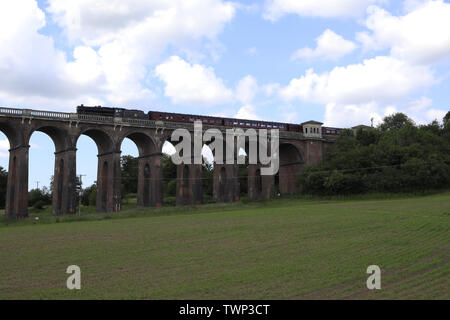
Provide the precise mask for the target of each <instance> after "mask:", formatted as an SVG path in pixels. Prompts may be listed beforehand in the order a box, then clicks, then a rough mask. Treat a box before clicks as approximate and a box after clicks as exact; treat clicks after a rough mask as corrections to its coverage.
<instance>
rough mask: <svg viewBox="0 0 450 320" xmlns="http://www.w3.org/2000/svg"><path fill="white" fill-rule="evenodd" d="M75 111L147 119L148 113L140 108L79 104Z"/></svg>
mask: <svg viewBox="0 0 450 320" xmlns="http://www.w3.org/2000/svg"><path fill="white" fill-rule="evenodd" d="M77 113H78V114H86V115H96V116H106V117H118V118H133V119H148V115H147V114H145V113H144V111H142V110H130V109H125V108H108V107H101V106H95V107H87V106H84V105H81V106H78V107H77Z"/></svg>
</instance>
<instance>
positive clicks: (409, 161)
mask: <svg viewBox="0 0 450 320" xmlns="http://www.w3.org/2000/svg"><path fill="white" fill-rule="evenodd" d="M447 130H448V128H447V127H446V126H442V125H439V123H438V122H436V121H433V122H431V123H430V124H428V125H421V126H416V125H415V124H414V123H413V122H412V121H411V120H410V119H409V118H408V117H407V116H406V115H404V114H394V115H392V116H389V117H386V118H385V120H384V123H383V124H382V125H381V126H379V127H378V128H373V129H367V130H363V131H361V130H358V131H357V132H356V136H355V135H352V134H350V132H349V131H347V130H344V132H343V133H342V134H340V135H339V137H338V138H337V141H336V144H335V148H334V149H333V151H331V152H329V153H328V154H327V155H326V158H325V161H324V162H322V163H320V164H318V165H315V166H311V167H307V168H305V169H304V170H303V171H302V173H301V174H300V175H299V177H298V185H299V188H300V190H302V192H304V193H312V194H323V195H333V194H348V193H363V192H368V191H372V192H401V191H407V192H409V191H425V190H430V189H438V188H448V187H450V143H449V140H450V139H449V138H450V136H449V133H450V132H447Z"/></svg>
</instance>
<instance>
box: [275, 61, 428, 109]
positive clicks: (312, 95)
mask: <svg viewBox="0 0 450 320" xmlns="http://www.w3.org/2000/svg"><path fill="white" fill-rule="evenodd" d="M433 82H434V79H433V73H432V71H431V70H430V69H429V68H428V67H424V66H413V65H409V64H408V63H406V62H404V61H402V60H399V59H396V58H392V57H384V56H379V57H376V58H373V59H367V60H364V61H363V63H360V64H351V65H348V66H346V67H335V68H334V69H333V70H331V71H330V72H325V73H322V74H317V73H315V72H314V71H313V70H312V69H309V70H307V71H306V73H305V74H304V75H303V76H301V77H300V78H294V79H292V80H291V81H290V83H289V85H288V86H286V87H284V88H282V89H281V90H280V95H281V97H282V98H284V99H285V100H294V99H301V100H305V101H313V102H317V103H325V104H327V103H331V102H334V103H343V104H359V103H368V102H372V101H378V102H391V101H398V100H401V99H403V98H405V97H407V95H408V94H409V93H411V92H412V91H413V90H415V89H417V88H420V87H424V86H429V85H431V84H432V83H433Z"/></svg>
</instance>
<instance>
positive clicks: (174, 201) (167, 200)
mask: <svg viewBox="0 0 450 320" xmlns="http://www.w3.org/2000/svg"><path fill="white" fill-rule="evenodd" d="M163 203H164V205H165V206H175V205H176V204H177V198H176V197H165V198H164V199H163Z"/></svg>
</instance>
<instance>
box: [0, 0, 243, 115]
mask: <svg viewBox="0 0 450 320" xmlns="http://www.w3.org/2000/svg"><path fill="white" fill-rule="evenodd" d="M46 10H47V13H49V16H51V17H52V18H53V19H54V21H55V22H56V23H57V24H58V25H59V26H60V27H61V28H62V30H63V33H64V34H65V35H67V37H68V39H69V40H70V42H69V44H70V45H71V46H72V45H74V46H75V47H74V49H73V51H72V52H70V50H71V49H69V53H68V55H69V56H66V52H64V51H62V50H59V49H57V48H56V47H55V43H54V41H53V39H52V38H51V37H50V36H46V35H43V34H41V33H40V29H42V28H43V27H44V26H45V25H46V23H47V21H46V20H47V19H48V18H49V17H46V15H45V13H44V12H43V11H42V10H41V9H40V8H39V7H38V5H37V2H36V0H17V1H1V2H0V28H1V30H2V32H1V33H0V47H1V48H2V50H1V51H0V72H1V73H2V74H3V75H8V76H7V77H1V78H0V100H1V102H2V103H4V104H8V105H20V104H25V105H28V106H30V105H31V106H33V105H37V104H38V103H42V104H45V105H47V106H58V107H59V108H64V107H67V106H70V107H71V108H73V104H72V103H80V102H81V103H87V101H102V102H105V103H106V104H112V105H126V104H138V103H139V104H140V103H142V102H144V101H149V100H151V99H153V98H154V97H155V94H154V93H153V92H152V91H151V90H149V89H148V88H147V86H146V84H145V81H146V80H147V79H148V75H149V71H150V70H151V69H152V68H153V67H154V65H155V64H156V63H157V62H158V61H159V60H158V59H160V56H161V54H162V53H163V52H164V51H165V49H166V48H167V47H168V46H172V47H173V48H177V49H178V50H180V52H185V53H189V52H190V53H191V55H192V56H194V55H195V51H197V49H196V48H197V47H198V48H199V50H203V49H205V48H206V50H210V51H211V54H212V55H215V54H217V53H216V51H217V48H218V47H220V46H219V44H217V41H216V40H215V37H216V35H217V34H218V33H220V32H221V30H222V29H223V27H224V26H225V24H226V23H228V22H229V21H230V20H231V19H232V18H233V16H234V14H235V10H236V8H235V5H234V4H232V3H231V2H223V1H221V0H195V1H189V2H185V1H175V0H172V1H151V2H149V1H147V2H143V1H137V0H131V1H126V2H124V1H118V0H99V1H96V2H95V5H93V4H92V2H91V1H86V0H76V1H75V0H68V1H55V0H49V1H48V7H47V9H46ZM197 56H201V55H200V54H199V55H197Z"/></svg>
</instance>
